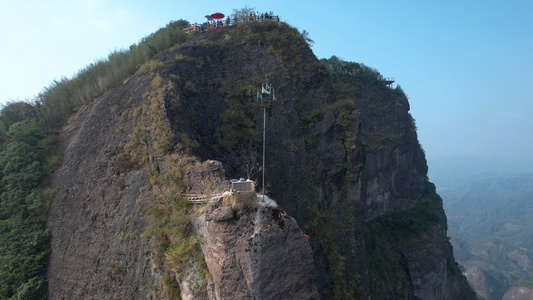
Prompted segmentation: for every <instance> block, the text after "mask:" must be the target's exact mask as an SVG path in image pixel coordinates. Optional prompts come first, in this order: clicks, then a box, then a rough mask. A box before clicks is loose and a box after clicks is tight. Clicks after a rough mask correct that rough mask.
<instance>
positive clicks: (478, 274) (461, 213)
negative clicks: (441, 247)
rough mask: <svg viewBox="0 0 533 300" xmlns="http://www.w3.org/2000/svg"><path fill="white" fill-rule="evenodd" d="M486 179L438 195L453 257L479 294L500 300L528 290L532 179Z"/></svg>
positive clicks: (531, 279) (531, 284) (532, 281)
mask: <svg viewBox="0 0 533 300" xmlns="http://www.w3.org/2000/svg"><path fill="white" fill-rule="evenodd" d="M487 177H488V178H483V179H475V178H472V177H470V178H469V179H466V180H464V182H463V184H458V185H455V186H449V187H448V188H443V189H442V190H441V191H440V192H439V193H440V194H441V196H442V197H443V199H444V208H445V210H446V213H447V216H448V226H449V227H448V233H449V235H450V236H451V237H452V241H453V245H454V253H455V257H456V259H457V260H458V261H459V262H460V264H462V265H463V266H464V267H465V268H466V271H467V273H468V276H467V277H468V278H469V280H470V282H471V283H472V284H473V286H474V287H475V288H476V290H477V292H478V293H479V294H480V295H481V296H483V297H485V298H487V299H501V298H502V296H503V295H504V294H505V293H506V292H508V291H509V290H510V288H511V287H513V286H517V287H528V288H533V268H532V260H533V234H532V233H533V223H532V222H531V220H533V205H532V204H531V203H532V201H533V175H532V174H521V175H504V174H503V175H502V174H500V175H493V176H488V175H487Z"/></svg>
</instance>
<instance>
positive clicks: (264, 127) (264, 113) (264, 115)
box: [263, 105, 266, 202]
mask: <svg viewBox="0 0 533 300" xmlns="http://www.w3.org/2000/svg"><path fill="white" fill-rule="evenodd" d="M265 136H266V106H265V105H263V202H265Z"/></svg>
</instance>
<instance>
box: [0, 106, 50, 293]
mask: <svg viewBox="0 0 533 300" xmlns="http://www.w3.org/2000/svg"><path fill="white" fill-rule="evenodd" d="M14 106H16V107H18V108H22V109H27V108H29V107H28V106H27V105H26V104H21V103H14V104H10V105H8V106H7V107H6V110H5V111H6V112H9V111H12V110H13V108H14ZM22 115H24V114H22ZM10 116H11V115H10V114H4V111H2V114H1V115H0V123H1V124H7V125H8V126H6V127H8V128H9V129H8V131H7V133H6V135H5V137H6V139H5V142H4V143H3V145H2V152H0V193H1V194H0V199H1V200H0V266H1V269H0V298H2V299H8V298H11V297H14V298H16V299H42V297H46V296H45V295H46V277H45V276H46V264H47V260H48V254H49V252H50V250H49V245H48V243H49V238H50V235H49V232H48V230H46V228H45V225H46V218H47V217H46V216H47V212H48V209H49V207H50V201H51V200H52V197H53V195H54V191H53V190H49V189H46V188H44V187H43V185H42V184H41V183H42V182H43V180H45V178H46V177H47V176H48V175H50V173H51V172H52V171H53V170H55V168H56V167H57V165H58V163H59V162H60V155H59V154H58V151H57V149H56V143H55V141H54V136H53V135H50V134H49V133H48V132H47V131H46V130H43V129H42V128H41V127H40V126H39V123H38V122H37V121H36V120H35V119H32V118H30V117H27V118H26V119H24V120H21V121H18V122H16V121H17V119H12V118H10ZM19 116H20V114H19ZM13 122H15V123H13Z"/></svg>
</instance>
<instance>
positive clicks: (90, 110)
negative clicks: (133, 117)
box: [48, 78, 161, 299]
mask: <svg viewBox="0 0 533 300" xmlns="http://www.w3.org/2000/svg"><path fill="white" fill-rule="evenodd" d="M137 88H138V89H139V91H142V89H143V81H142V78H136V80H132V81H130V82H128V83H127V84H126V85H124V86H121V87H119V88H118V89H115V90H114V91H113V92H112V93H110V94H107V95H105V96H104V97H102V98H100V99H98V100H97V101H95V102H94V103H93V104H91V105H90V106H88V107H86V108H84V109H81V110H80V111H79V112H77V113H76V114H75V115H74V116H73V117H72V118H71V120H70V121H69V122H68V124H67V125H66V126H65V128H64V130H63V132H62V134H61V141H62V146H63V149H64V150H63V151H64V152H63V153H64V158H63V162H62V164H61V166H60V167H59V169H58V170H57V171H56V172H55V175H54V176H53V177H52V181H51V186H52V187H54V188H55V189H56V190H57V193H56V196H55V198H54V202H53V205H52V208H51V210H50V214H49V222H48V228H49V229H50V231H51V232H52V240H51V247H52V255H51V260H50V265H49V268H48V281H49V298H50V299H61V298H64V299H89V298H90V297H94V299H110V298H113V297H121V298H122V299H144V298H145V296H146V295H149V294H150V293H151V292H152V289H151V287H150V286H151V285H157V284H158V282H159V281H160V280H161V274H159V273H157V272H156V273H154V272H153V271H152V268H153V262H152V260H151V253H152V249H151V248H150V247H149V245H148V244H146V243H143V242H142V241H141V233H142V232H143V231H144V229H145V226H146V221H145V220H144V218H143V217H142V213H143V209H144V207H145V206H146V204H147V203H149V201H150V199H151V197H152V196H151V190H150V188H149V186H148V182H147V175H146V172H145V171H144V170H126V168H125V166H122V165H121V164H120V161H118V160H117V157H119V155H120V153H122V152H121V150H122V147H123V145H124V144H125V143H127V142H128V141H129V137H128V134H131V130H132V128H131V124H129V123H128V122H127V120H122V119H121V115H122V113H123V111H124V108H123V106H124V104H125V101H126V99H128V98H129V96H131V95H132V93H133V91H134V90H135V89H137ZM137 99H138V100H139V99H141V98H140V97H138V98H137ZM121 104H122V105H121Z"/></svg>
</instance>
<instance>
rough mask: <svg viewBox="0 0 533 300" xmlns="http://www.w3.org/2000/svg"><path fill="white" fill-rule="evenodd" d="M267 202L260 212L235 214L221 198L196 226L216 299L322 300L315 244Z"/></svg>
mask: <svg viewBox="0 0 533 300" xmlns="http://www.w3.org/2000/svg"><path fill="white" fill-rule="evenodd" d="M261 199H262V198H258V200H259V201H260V202H259V205H258V207H257V209H256V210H253V211H249V212H243V211H235V212H233V210H232V208H231V206H226V205H223V203H222V202H223V201H222V197H221V198H218V199H216V200H213V201H211V202H210V203H209V204H208V205H207V209H206V210H205V212H204V213H203V214H201V215H200V216H198V217H196V218H195V219H194V221H193V226H194V227H195V231H196V232H197V233H198V234H200V235H201V236H202V240H203V242H202V250H203V252H204V255H205V259H206V263H207V266H208V268H209V273H210V274H211V276H212V280H213V283H214V287H213V290H212V291H211V295H212V296H213V299H319V294H318V292H317V290H316V287H315V286H314V283H313V278H312V273H313V269H314V267H313V257H312V251H311V247H310V244H309V241H308V240H307V238H305V237H304V235H303V232H302V230H301V229H300V228H299V227H298V225H297V223H296V221H295V220H294V219H293V218H291V217H289V216H288V215H287V214H286V213H285V212H284V211H283V210H282V209H281V208H280V207H279V206H278V205H277V204H276V203H274V202H273V201H272V200H270V199H268V197H267V198H266V201H265V202H262V201H261Z"/></svg>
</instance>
